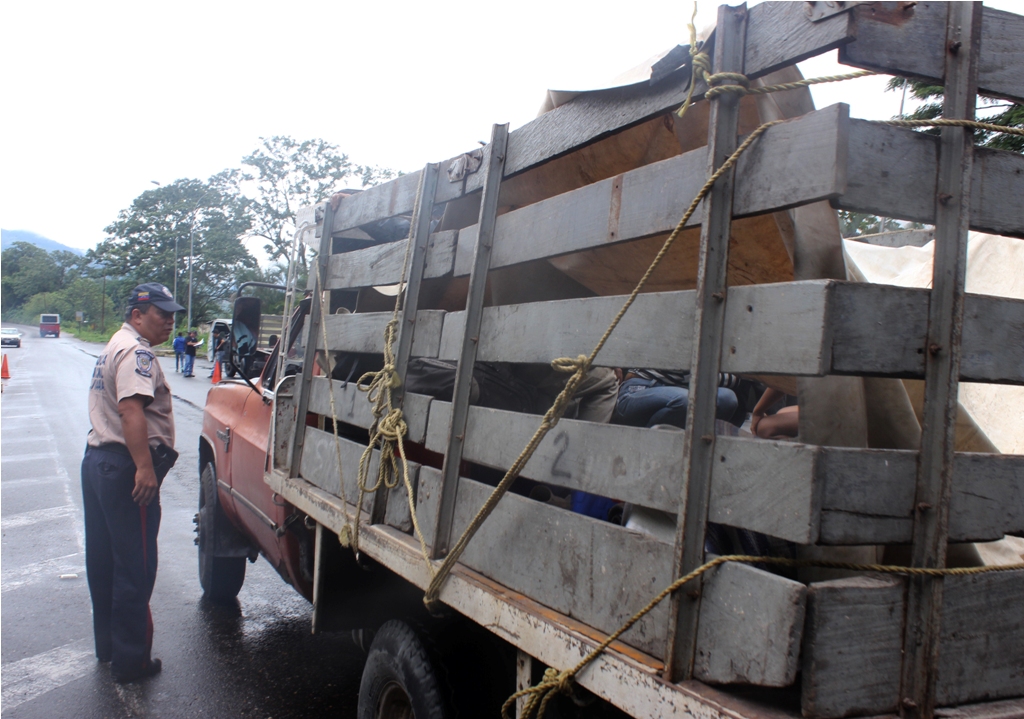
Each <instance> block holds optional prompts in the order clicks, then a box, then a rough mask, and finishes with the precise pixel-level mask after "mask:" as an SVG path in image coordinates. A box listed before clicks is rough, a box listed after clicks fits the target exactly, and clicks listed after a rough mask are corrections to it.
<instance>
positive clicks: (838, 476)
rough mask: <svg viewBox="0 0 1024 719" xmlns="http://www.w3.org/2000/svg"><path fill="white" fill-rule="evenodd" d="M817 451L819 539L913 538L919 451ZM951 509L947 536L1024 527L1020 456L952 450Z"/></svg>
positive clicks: (992, 535)
mask: <svg viewBox="0 0 1024 719" xmlns="http://www.w3.org/2000/svg"><path fill="white" fill-rule="evenodd" d="M820 456H821V459H820V462H819V463H818V465H817V469H816V472H817V476H818V477H819V478H820V481H821V482H822V483H823V485H824V489H823V490H822V492H823V493H822V499H821V533H820V537H819V540H818V541H819V542H820V543H822V544H906V543H909V542H910V540H911V538H912V534H913V531H912V530H913V527H912V525H913V519H914V506H915V505H914V477H915V474H916V472H917V452H916V451H909V450H877V449H876V450H863V449H841V448H837V447H829V448H825V449H824V450H823V451H822V453H821V455H820ZM949 512H950V514H949V539H950V541H954V542H965V541H994V540H997V539H1001V538H1002V536H1003V535H1004V534H1007V533H1016V532H1021V531H1024V457H1022V456H1017V455H998V454H976V453H967V452H958V453H956V455H955V456H954V468H953V489H952V496H951V499H950V508H949Z"/></svg>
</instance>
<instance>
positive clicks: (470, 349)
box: [431, 125, 508, 559]
mask: <svg viewBox="0 0 1024 719" xmlns="http://www.w3.org/2000/svg"><path fill="white" fill-rule="evenodd" d="M507 147H508V125H495V126H494V128H493V129H492V131H491V153H490V160H489V162H488V165H487V174H486V176H485V177H484V189H483V197H482V199H481V200H480V219H479V224H478V225H477V229H478V232H477V243H476V248H475V250H474V252H473V270H472V273H471V274H470V277H469V292H468V296H467V298H466V327H465V331H464V332H463V335H462V350H461V352H460V354H459V368H458V370H457V371H456V374H455V389H454V390H453V391H452V417H451V423H450V424H449V427H448V449H447V451H446V452H445V455H444V465H443V467H442V470H441V498H440V500H439V502H438V511H437V521H436V525H435V528H434V546H433V547H431V554H432V556H433V558H434V559H437V558H440V557H443V556H445V555H446V554H447V553H448V549H449V545H450V544H451V533H452V521H453V520H454V517H455V498H456V495H457V493H458V488H459V466H460V465H461V464H462V448H463V445H464V444H465V438H466V420H467V418H468V415H469V393H470V389H471V387H472V381H473V366H474V365H475V364H476V351H477V340H478V338H479V336H480V322H481V319H482V318H483V312H484V310H483V307H484V294H485V290H486V288H487V272H488V270H489V269H490V267H491V249H492V247H493V245H494V227H495V224H496V222H497V217H498V195H499V194H500V192H501V178H502V175H503V174H504V172H505V155H506V154H507V153H506V150H507Z"/></svg>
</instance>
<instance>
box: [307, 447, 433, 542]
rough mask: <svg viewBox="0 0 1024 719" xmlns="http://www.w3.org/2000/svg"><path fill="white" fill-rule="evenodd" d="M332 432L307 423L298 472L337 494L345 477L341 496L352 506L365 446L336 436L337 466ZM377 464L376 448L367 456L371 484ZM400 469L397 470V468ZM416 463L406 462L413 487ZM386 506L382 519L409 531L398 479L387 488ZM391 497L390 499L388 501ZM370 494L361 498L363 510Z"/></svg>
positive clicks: (403, 492)
mask: <svg viewBox="0 0 1024 719" xmlns="http://www.w3.org/2000/svg"><path fill="white" fill-rule="evenodd" d="M334 441H335V440H334V434H333V433H332V432H325V431H323V430H320V429H315V428H313V427H310V428H309V429H308V430H307V431H306V447H305V451H304V452H303V453H302V468H301V470H300V474H301V476H302V477H303V479H305V480H306V481H308V482H309V483H310V484H313V485H314V486H316V487H319V488H320V489H322V490H324V491H325V492H328V493H329V494H332V495H334V496H336V497H341V496H342V494H341V480H342V478H344V481H345V495H344V496H345V498H346V499H347V501H348V502H349V504H351V505H353V506H355V503H356V500H357V499H358V497H359V484H358V479H359V459H360V458H361V457H362V455H363V451H364V450H365V449H366V446H365V445H361V444H357V443H356V442H353V441H351V440H348V439H345V438H344V437H339V438H338V444H339V445H340V446H341V470H340V471H339V469H338V451H337V449H336V448H335V445H334ZM379 466H380V452H379V451H378V450H374V451H373V458H372V459H371V460H370V468H369V474H368V480H367V481H368V482H369V483H370V484H372V483H373V482H374V480H375V478H376V476H377V468H378V467H379ZM399 471H401V470H399ZM419 473H420V465H419V464H417V463H416V462H409V477H410V479H411V480H412V483H413V487H415V486H416V483H417V481H418V479H419ZM388 495H389V496H388V499H389V501H388V510H387V513H386V514H385V515H384V522H385V523H386V524H388V525H389V526H392V527H395V528H396V529H400V530H402V531H406V532H407V531H410V530H411V528H412V520H411V519H410V516H409V503H408V500H407V494H406V489H405V483H404V482H402V481H399V483H398V486H396V487H394V488H393V489H391V490H389V491H388ZM392 500H393V501H392ZM372 501H373V496H372V495H369V494H367V495H366V496H365V497H364V498H363V510H364V511H369V509H370V504H371V502H372Z"/></svg>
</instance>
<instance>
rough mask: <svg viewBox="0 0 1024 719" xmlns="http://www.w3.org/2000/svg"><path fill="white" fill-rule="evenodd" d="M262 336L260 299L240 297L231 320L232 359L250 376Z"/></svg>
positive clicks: (236, 365)
mask: <svg viewBox="0 0 1024 719" xmlns="http://www.w3.org/2000/svg"><path fill="white" fill-rule="evenodd" d="M259 336H260V300H259V298H258V297H239V298H238V299H237V300H235V310H234V314H233V315H232V320H231V361H232V362H233V363H234V365H235V367H237V368H238V369H239V370H240V371H241V372H242V374H244V375H245V376H247V377H248V370H249V368H250V367H251V366H252V358H253V357H255V356H256V347H257V344H258V343H259Z"/></svg>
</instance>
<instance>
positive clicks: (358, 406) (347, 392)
mask: <svg viewBox="0 0 1024 719" xmlns="http://www.w3.org/2000/svg"><path fill="white" fill-rule="evenodd" d="M332 384H333V388H334V408H335V411H336V412H337V413H338V420H339V421H341V422H345V423H347V424H354V425H355V426H356V427H362V428H363V429H369V428H370V425H372V424H373V422H374V418H373V405H371V404H370V402H369V401H367V399H366V392H361V391H359V389H358V388H357V387H356V384H355V382H347V383H346V382H339V381H337V380H335V381H334V382H333V383H332ZM328 392H329V390H328V382H327V378H326V377H314V378H313V388H312V391H311V392H310V395H309V411H310V412H315V413H316V414H322V415H325V416H327V417H330V416H331V398H330V394H328ZM432 400H433V398H432V397H428V396H427V395H424V394H413V393H412V392H406V394H405V402H404V404H403V406H402V414H403V416H404V417H405V422H406V424H407V425H408V427H409V433H408V435H407V436H406V440H407V441H409V442H420V443H421V442H423V440H424V438H425V437H426V434H427V413H428V411H429V410H430V403H431V401H432Z"/></svg>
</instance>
